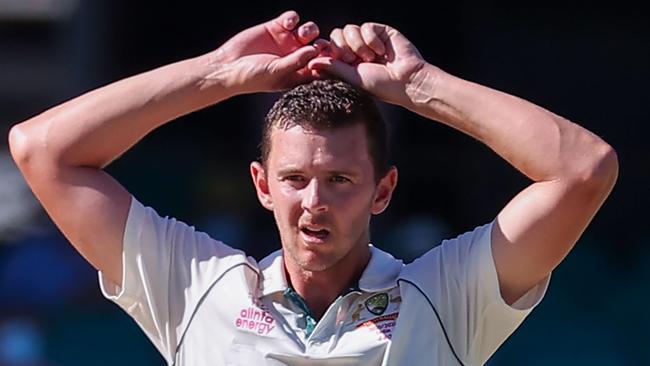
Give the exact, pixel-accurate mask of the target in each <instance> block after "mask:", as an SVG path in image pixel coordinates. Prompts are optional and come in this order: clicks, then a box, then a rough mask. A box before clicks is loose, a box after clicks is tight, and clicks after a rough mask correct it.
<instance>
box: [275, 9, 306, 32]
mask: <svg viewBox="0 0 650 366" xmlns="http://www.w3.org/2000/svg"><path fill="white" fill-rule="evenodd" d="M299 21H300V16H299V15H298V13H296V12H295V11H293V10H289V11H285V12H284V13H282V14H280V16H279V17H277V18H275V19H274V22H275V23H276V24H277V25H279V26H280V27H282V28H284V29H286V30H288V31H292V30H293V29H294V28H295V27H296V25H297V24H298V22H299Z"/></svg>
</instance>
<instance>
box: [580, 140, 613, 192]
mask: <svg viewBox="0 0 650 366" xmlns="http://www.w3.org/2000/svg"><path fill="white" fill-rule="evenodd" d="M590 155H591V156H590V159H588V161H589V163H588V164H586V167H585V168H584V169H583V171H582V173H581V174H579V179H578V180H577V181H578V182H580V183H581V185H582V186H583V187H585V188H587V190H588V191H590V192H591V193H595V194H597V195H600V196H603V197H606V196H607V195H609V193H610V192H611V190H612V188H613V187H614V184H616V180H617V179H618V155H617V153H616V150H614V148H613V147H612V146H611V145H609V144H607V143H606V142H604V141H601V142H599V143H598V144H597V146H595V148H594V149H592V150H591V153H590Z"/></svg>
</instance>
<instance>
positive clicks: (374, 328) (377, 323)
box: [356, 313, 399, 340]
mask: <svg viewBox="0 0 650 366" xmlns="http://www.w3.org/2000/svg"><path fill="white" fill-rule="evenodd" d="M398 315H399V313H392V314H387V315H382V316H379V317H376V318H372V319H370V320H368V321H365V322H363V323H360V324H357V326H356V328H357V329H359V328H368V329H369V330H370V331H371V332H373V333H376V334H377V336H378V337H379V339H380V340H381V339H391V337H392V336H393V329H394V328H395V324H396V322H397V316H398Z"/></svg>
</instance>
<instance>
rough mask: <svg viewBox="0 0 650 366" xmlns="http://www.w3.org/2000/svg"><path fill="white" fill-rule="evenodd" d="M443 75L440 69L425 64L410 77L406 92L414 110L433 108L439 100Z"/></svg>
mask: <svg viewBox="0 0 650 366" xmlns="http://www.w3.org/2000/svg"><path fill="white" fill-rule="evenodd" d="M442 73H443V71H442V70H441V69H440V68H438V67H436V66H433V65H431V64H425V65H424V66H423V67H421V68H420V69H419V70H417V71H416V72H414V73H413V74H412V75H411V77H409V80H408V82H407V84H406V88H405V92H406V96H407V98H408V99H409V102H410V104H411V105H412V107H413V108H414V109H419V108H423V107H431V105H432V103H435V102H436V101H437V100H438V99H439V98H438V96H437V92H438V86H439V83H440V79H441V74H442Z"/></svg>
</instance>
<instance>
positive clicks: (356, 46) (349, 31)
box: [343, 24, 375, 62]
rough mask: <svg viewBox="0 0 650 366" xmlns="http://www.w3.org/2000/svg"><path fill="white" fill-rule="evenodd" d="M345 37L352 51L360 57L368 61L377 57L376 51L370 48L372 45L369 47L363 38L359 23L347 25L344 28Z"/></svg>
mask: <svg viewBox="0 0 650 366" xmlns="http://www.w3.org/2000/svg"><path fill="white" fill-rule="evenodd" d="M343 37H345V41H346V43H347V44H348V46H349V47H350V49H351V50H352V52H354V53H355V54H356V55H357V56H359V58H360V59H362V60H364V61H366V62H371V61H372V60H374V59H375V52H374V51H373V50H372V49H370V47H368V45H367V44H366V42H365V41H364V40H363V37H362V36H361V29H360V28H359V26H358V25H355V24H348V25H346V26H345V28H343Z"/></svg>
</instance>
